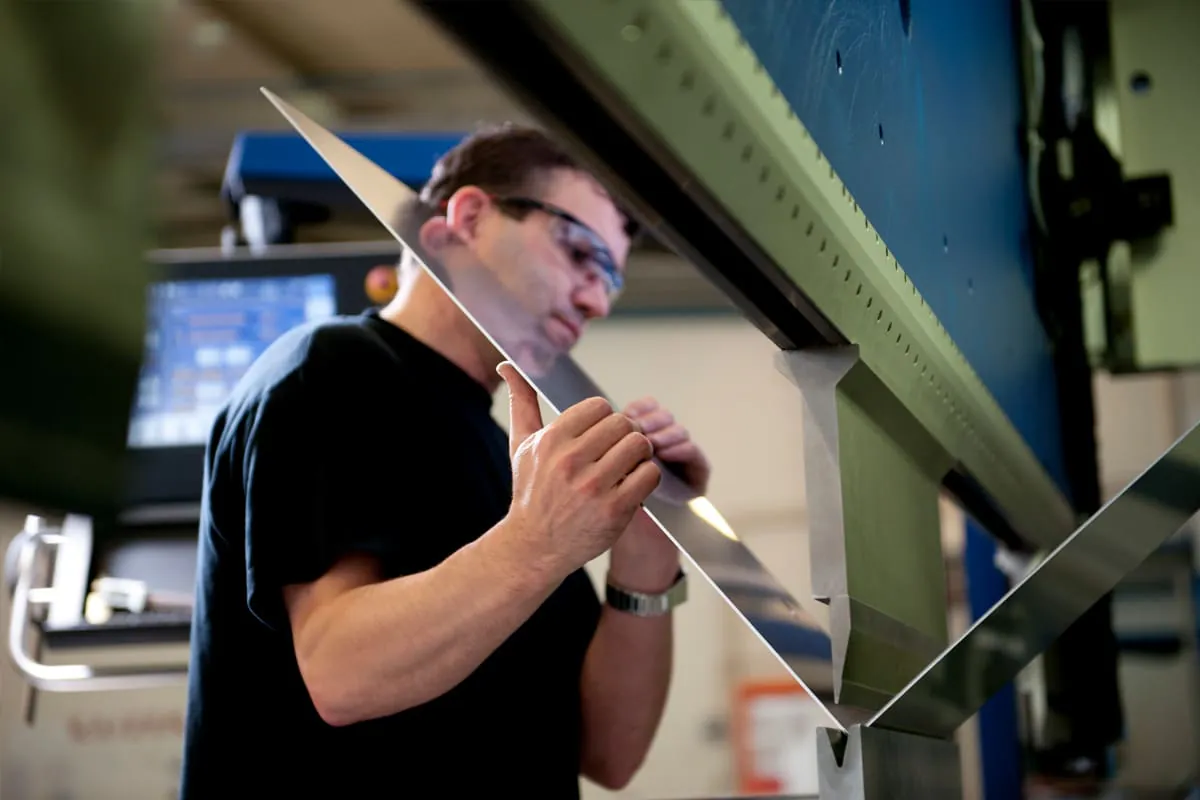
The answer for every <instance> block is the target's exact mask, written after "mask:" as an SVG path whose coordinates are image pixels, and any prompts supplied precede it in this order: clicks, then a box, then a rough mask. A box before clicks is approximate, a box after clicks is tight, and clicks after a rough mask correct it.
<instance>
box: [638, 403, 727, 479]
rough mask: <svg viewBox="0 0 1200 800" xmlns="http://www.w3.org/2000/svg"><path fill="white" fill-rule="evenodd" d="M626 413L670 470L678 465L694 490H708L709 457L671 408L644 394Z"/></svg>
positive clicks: (679, 471) (681, 473) (710, 469)
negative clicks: (672, 412)
mask: <svg viewBox="0 0 1200 800" xmlns="http://www.w3.org/2000/svg"><path fill="white" fill-rule="evenodd" d="M625 414H626V416H628V417H629V418H630V419H632V420H633V421H634V422H635V423H637V425H638V427H639V428H641V431H642V433H644V434H646V437H647V438H648V439H649V440H650V444H652V445H654V455H655V457H656V458H658V459H659V460H660V461H662V462H663V463H664V464H667V465H668V466H670V467H671V468H672V470H673V471H675V470H676V469H677V470H678V472H677V474H678V475H679V476H680V477H681V478H683V480H684V481H685V482H686V483H687V485H688V486H690V487H691V488H692V489H693V490H695V491H696V493H698V494H700V495H703V494H705V493H706V492H707V491H708V480H709V478H710V477H711V476H712V467H711V466H710V465H709V463H708V458H706V457H705V455H704V452H703V451H702V450H701V449H700V447H699V445H697V444H696V443H695V442H694V441H693V440H692V437H691V435H690V434H689V433H688V431H687V428H685V427H683V426H682V425H680V424H679V423H678V422H676V421H675V417H674V416H673V415H672V414H671V412H670V411H668V410H667V409H665V408H663V407H662V406H660V405H659V404H658V401H657V400H655V399H654V398H653V397H643V398H642V399H641V400H635V401H634V402H632V403H630V404H629V405H628V406H626V407H625Z"/></svg>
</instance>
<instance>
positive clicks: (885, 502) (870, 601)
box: [775, 345, 953, 710]
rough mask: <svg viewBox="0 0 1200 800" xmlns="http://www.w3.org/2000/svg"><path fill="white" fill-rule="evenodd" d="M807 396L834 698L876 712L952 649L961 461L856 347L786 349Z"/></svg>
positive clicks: (786, 367)
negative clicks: (950, 549) (951, 592)
mask: <svg viewBox="0 0 1200 800" xmlns="http://www.w3.org/2000/svg"><path fill="white" fill-rule="evenodd" d="M775 363H776V367H777V368H778V369H779V371H780V372H782V373H783V374H784V375H785V376H786V377H787V378H788V379H789V380H791V381H792V382H793V383H794V384H795V385H796V387H797V388H799V390H800V394H801V396H802V398H803V408H802V415H803V431H804V473H805V496H806V498H807V502H808V508H809V527H810V531H809V537H810V538H809V549H810V551H811V564H812V585H813V591H814V594H815V595H816V597H817V599H818V600H820V601H821V602H824V603H827V604H828V605H829V626H830V627H829V635H830V640H831V644H832V653H833V671H834V676H833V685H834V700H835V702H837V703H839V704H843V703H844V704H847V705H850V706H855V707H858V708H870V709H873V710H878V709H880V708H882V707H883V705H884V704H885V703H886V702H887V701H888V700H890V699H891V698H892V697H893V696H895V694H896V693H897V692H899V691H900V690H901V689H903V688H904V686H905V685H906V684H907V683H908V681H910V680H912V678H914V677H915V676H916V675H917V674H919V673H920V671H921V670H922V669H924V668H925V666H926V665H927V664H929V663H930V662H931V661H933V660H934V659H935V658H937V656H938V655H940V654H941V652H942V651H943V650H944V649H945V647H946V645H947V644H948V636H949V634H948V631H947V626H946V576H945V566H944V561H943V558H942V548H941V526H940V521H939V516H938V490H939V487H940V485H941V481H942V478H943V476H945V474H946V473H947V472H949V470H950V468H951V466H952V465H953V458H952V457H951V456H950V454H948V453H947V452H946V451H945V449H943V448H942V447H941V445H939V444H938V442H937V441H936V440H935V439H934V438H933V437H932V436H930V435H929V433H928V432H927V431H926V430H925V428H924V427H923V426H922V425H921V424H920V422H918V421H917V419H916V418H915V417H914V416H913V415H912V414H911V413H909V411H908V410H907V409H906V408H905V407H904V405H903V404H902V403H901V402H900V401H899V400H898V399H897V398H896V397H895V395H894V394H892V393H891V392H890V391H888V389H887V387H886V386H885V385H884V384H883V382H882V381H880V380H879V378H878V376H876V375H875V373H874V372H873V371H872V370H871V368H870V367H869V366H868V365H867V364H866V363H865V362H864V361H863V360H862V359H861V358H860V357H859V352H858V348H857V347H856V346H854V345H847V346H842V347H828V348H819V349H808V350H793V351H783V352H780V353H779V354H778V355H777V356H776V360H775Z"/></svg>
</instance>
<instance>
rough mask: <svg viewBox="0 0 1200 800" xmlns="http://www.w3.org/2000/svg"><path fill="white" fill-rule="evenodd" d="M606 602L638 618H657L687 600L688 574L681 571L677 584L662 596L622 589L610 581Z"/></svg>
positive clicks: (605, 597)
mask: <svg viewBox="0 0 1200 800" xmlns="http://www.w3.org/2000/svg"><path fill="white" fill-rule="evenodd" d="M604 600H605V602H607V603H608V604H609V605H610V606H612V607H613V608H615V609H616V610H617V611H625V612H627V613H629V614H633V615H634V616H637V617H657V616H659V615H661V614H666V613H667V612H668V611H670V610H671V609H673V608H675V607H676V606H678V605H680V604H682V603H683V602H684V601H685V600H687V574H686V573H685V572H684V571H683V570H682V569H681V570H679V574H678V575H676V576H675V583H673V584H671V588H670V589H667V590H666V591H665V592H663V593H662V594H646V593H645V592H632V591H630V590H628V589H622V588H621V587H620V586H616V585H614V584H613V583H612V582H611V581H608V582H607V583H606V586H605V592H604Z"/></svg>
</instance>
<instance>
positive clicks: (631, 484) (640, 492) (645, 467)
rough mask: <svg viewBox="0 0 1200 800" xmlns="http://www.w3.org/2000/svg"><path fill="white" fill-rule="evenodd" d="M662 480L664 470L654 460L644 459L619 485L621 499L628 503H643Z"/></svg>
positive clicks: (618, 490)
mask: <svg viewBox="0 0 1200 800" xmlns="http://www.w3.org/2000/svg"><path fill="white" fill-rule="evenodd" d="M661 482H662V471H661V470H659V468H658V465H657V464H655V463H654V462H653V461H643V462H642V463H641V464H638V465H637V468H635V469H634V470H633V472H631V473H629V474H628V475H626V476H625V479H624V480H623V481H621V484H620V485H619V486H618V487H617V492H618V493H619V494H620V496H621V499H622V500H623V501H625V502H627V503H637V504H638V505H641V504H642V503H644V502H646V498H648V497H649V496H650V495H651V494H653V493H654V490H655V489H657V488H658V485H659V484H660V483H661Z"/></svg>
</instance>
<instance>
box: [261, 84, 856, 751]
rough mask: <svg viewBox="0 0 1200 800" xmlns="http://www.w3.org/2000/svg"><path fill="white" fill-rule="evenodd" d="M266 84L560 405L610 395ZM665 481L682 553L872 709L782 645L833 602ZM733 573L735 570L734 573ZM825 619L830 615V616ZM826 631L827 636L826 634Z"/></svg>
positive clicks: (657, 513)
mask: <svg viewBox="0 0 1200 800" xmlns="http://www.w3.org/2000/svg"><path fill="white" fill-rule="evenodd" d="M264 94H266V96H267V97H268V98H269V99H270V100H271V102H272V103H274V104H275V106H276V107H277V108H278V109H279V110H280V112H282V113H283V115H284V116H285V117H286V118H287V119H288V121H289V122H291V124H292V125H293V126H294V127H295V128H296V130H298V131H299V132H300V133H301V135H303V136H304V137H305V139H306V140H307V141H308V142H309V144H310V145H312V146H313V148H314V149H315V150H316V151H317V152H318V153H319V154H320V155H321V157H322V158H324V159H325V160H326V161H327V162H328V163H329V165H330V166H331V167H332V168H333V169H334V171H335V172H337V174H338V175H339V177H341V179H342V180H344V181H345V182H346V184H347V185H348V186H349V187H350V188H351V189H352V190H353V191H354V193H355V194H356V195H357V196H358V197H359V199H360V200H362V202H363V203H364V204H365V205H366V206H367V207H368V208H369V209H370V210H371V212H372V213H373V214H375V216H376V217H377V218H378V219H379V220H380V222H381V223H383V225H384V227H386V228H387V229H388V231H389V232H390V233H391V234H392V235H393V236H395V237H396V239H397V240H398V241H400V242H402V243H404V244H405V245H406V246H408V247H409V248H410V249H412V251H413V252H414V254H416V255H417V256H418V258H419V259H420V260H421V261H422V266H423V267H424V268H425V270H426V271H427V272H428V273H429V274H430V275H431V276H432V277H433V278H434V279H435V280H437V281H438V283H439V284H440V285H441V286H442V288H443V289H445V290H446V292H447V293H448V294H449V296H450V297H451V298H453V300H454V301H455V303H456V304H457V305H458V307H459V308H460V309H461V310H462V311H463V313H464V314H466V315H467V316H468V317H469V318H470V319H471V320H472V322H473V323H474V324H475V325H476V326H477V327H478V328H479V330H480V331H481V332H483V333H484V334H485V335H486V336H487V337H488V338H489V339H490V340H491V342H492V344H493V345H494V346H495V347H496V349H497V350H499V351H500V352H501V353H502V354H503V355H504V357H505V358H507V359H509V360H510V361H512V362H513V364H514V365H516V366H517V368H518V369H519V371H520V372H521V373H522V374H523V375H524V376H525V378H526V379H527V380H528V381H529V382H530V384H531V385H532V386H534V388H536V389H537V391H538V393H539V394H540V395H541V396H542V397H543V398H544V399H545V400H546V402H547V403H548V404H549V405H550V406H551V407H552V408H553V409H554V410H555V411H557V412H561V411H563V410H565V409H567V408H569V407H570V406H572V405H575V404H576V403H578V402H580V401H582V400H585V399H587V398H589V397H596V396H604V393H603V392H602V391H601V390H600V388H599V387H598V386H597V385H596V384H595V383H594V382H593V381H592V379H591V378H590V377H588V375H587V374H585V373H584V371H583V370H582V369H581V368H580V367H579V366H578V365H577V364H576V363H575V362H574V361H573V360H572V359H571V358H570V357H569V356H568V355H566V354H564V353H559V352H554V351H553V350H552V349H550V348H548V347H546V346H545V345H544V343H535V345H533V346H530V345H529V343H528V339H527V338H524V337H525V336H526V331H527V330H529V328H528V327H526V326H523V325H522V312H521V311H520V306H519V304H518V303H517V302H516V300H515V298H513V297H511V296H509V295H507V294H506V293H505V292H504V290H503V289H502V288H501V287H500V286H498V285H497V284H495V282H493V281H490V280H488V278H487V275H486V273H484V274H481V273H482V271H480V270H469V269H461V268H459V267H457V266H456V265H453V264H448V263H443V262H441V261H438V260H436V259H434V258H432V257H431V255H430V254H429V253H428V252H426V251H425V250H424V249H423V248H422V247H421V245H420V241H419V237H417V236H414V235H413V232H414V231H415V230H416V228H418V227H419V226H420V224H421V223H422V222H424V220H425V219H427V218H428V217H429V216H431V215H432V213H431V211H421V210H419V209H418V208H417V207H416V206H415V204H414V203H413V201H414V200H415V199H416V197H417V196H416V193H415V192H413V191H412V190H411V189H410V188H408V187H407V186H405V185H404V184H403V183H401V182H399V181H398V180H396V179H395V178H393V177H392V176H391V175H389V174H388V173H386V172H385V171H383V170H382V169H380V168H379V167H378V166H377V165H375V164H373V163H372V162H371V161H369V160H368V159H366V158H365V157H364V156H362V155H361V154H360V153H358V152H357V151H356V150H354V149H353V148H351V147H350V146H349V145H347V144H346V143H345V142H343V141H342V140H341V139H339V138H338V137H337V136H335V135H334V134H332V133H330V132H329V131H328V130H326V129H325V128H323V127H321V126H320V125H318V124H317V123H316V122H314V121H313V120H312V119H310V118H309V117H307V116H306V115H304V114H303V113H301V112H300V111H298V110H297V109H295V108H293V107H292V106H291V105H289V104H288V103H286V102H285V101H283V100H281V99H280V98H278V97H276V96H275V95H274V94H272V93H270V92H269V91H266V90H264ZM663 473H664V475H663V481H662V484H661V485H660V487H659V488H658V489H657V490H656V491H655V493H654V494H653V495H652V496H651V497H650V498H649V500H648V502H647V503H646V504H645V508H646V510H647V511H648V512H649V514H650V515H651V516H652V517H653V518H654V519H655V521H656V522H657V523H658V524H659V526H660V527H662V529H663V530H664V531H665V532H666V534H667V535H668V536H669V537H671V539H672V541H674V543H675V544H676V546H678V547H679V548H680V550H681V551H682V553H683V554H684V556H685V557H686V559H687V560H688V561H690V562H691V563H692V565H693V566H694V567H695V568H696V569H697V570H698V571H699V572H700V573H701V574H702V575H704V577H705V578H706V579H707V580H708V581H709V582H710V583H711V584H712V585H713V586H714V588H716V590H717V591H718V592H720V593H721V595H722V596H723V597H724V598H725V599H726V600H727V601H728V603H729V605H730V606H731V607H732V609H733V610H734V611H735V612H736V613H737V614H738V615H739V616H740V617H741V618H742V620H743V621H744V622H745V623H746V624H747V625H748V626H749V627H750V628H751V629H752V630H754V631H755V633H756V634H757V635H758V636H759V638H760V639H761V640H762V641H763V643H764V644H766V645H767V647H769V648H770V650H771V652H772V653H773V654H774V655H775V656H776V658H777V659H779V662H780V664H781V665H783V667H784V668H785V669H787V670H788V672H789V673H790V674H791V675H792V677H794V678H795V680H796V681H797V682H798V683H799V684H800V685H801V686H804V688H805V690H806V691H807V692H808V693H809V695H810V696H811V697H812V699H813V700H814V702H816V703H817V704H818V705H819V706H820V707H821V708H822V710H824V711H825V713H826V715H827V716H828V718H829V721H830V723H831V724H833V725H834V726H836V727H838V728H842V727H844V725H845V724H846V721H849V720H854V721H859V720H861V719H864V718H865V716H866V715H865V714H864V712H863V711H861V710H858V709H853V708H848V707H843V706H837V707H833V708H830V707H828V706H826V705H825V704H824V703H822V702H821V701H820V699H819V698H818V697H817V696H816V694H815V693H814V692H812V690H811V689H809V688H808V687H807V686H806V685H805V684H804V681H803V680H802V679H801V678H800V677H799V675H797V674H796V673H795V671H794V670H793V669H792V667H791V666H790V665H789V664H788V661H787V659H785V658H784V657H782V656H781V655H780V652H781V650H783V649H785V644H784V642H783V641H782V640H781V638H780V633H781V631H782V630H786V625H782V626H781V625H780V623H781V622H787V621H790V622H791V624H792V626H794V627H795V628H797V629H803V630H805V631H806V632H811V630H812V629H814V628H816V627H817V626H818V625H820V624H821V622H820V621H821V620H822V619H823V618H824V617H825V614H826V610H825V609H824V607H823V606H821V605H820V604H819V603H817V602H815V601H814V600H812V599H811V595H810V594H807V593H806V594H805V596H804V597H802V598H800V599H797V598H794V597H792V596H791V595H790V594H789V593H788V592H787V590H786V589H784V587H783V586H782V585H781V584H780V583H779V582H778V581H777V580H776V579H775V578H774V577H773V576H772V575H771V574H770V573H769V572H768V570H767V569H766V568H765V567H764V566H763V564H762V563H761V562H760V561H759V560H758V559H757V558H756V557H755V556H754V554H753V553H752V552H751V551H750V550H749V549H748V548H747V547H746V546H745V544H743V543H742V542H741V541H740V540H738V538H737V534H736V533H735V532H734V531H733V530H732V529H731V528H730V527H729V525H728V523H727V522H726V521H725V520H724V519H723V518H722V517H721V514H720V512H719V511H718V510H717V509H716V508H715V507H714V506H713V504H712V503H711V502H710V501H709V500H708V499H707V498H705V497H701V496H697V495H696V494H695V493H694V492H692V491H691V490H690V489H689V488H688V487H687V486H686V485H685V484H684V483H683V482H682V481H681V480H679V479H678V478H676V477H675V476H674V475H673V474H671V473H670V472H668V471H666V470H664V471H663ZM734 575H736V578H733V579H732V580H731V576H734ZM764 597H766V598H769V599H770V600H771V601H772V606H773V607H774V615H773V619H772V623H773V624H772V625H760V624H756V620H755V618H754V617H752V616H751V614H750V613H748V612H747V610H745V609H744V607H745V606H747V605H748V604H749V601H751V600H753V602H754V603H756V604H757V603H761V601H762V599H763V598H764ZM826 627H827V623H826ZM826 639H827V637H826Z"/></svg>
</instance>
